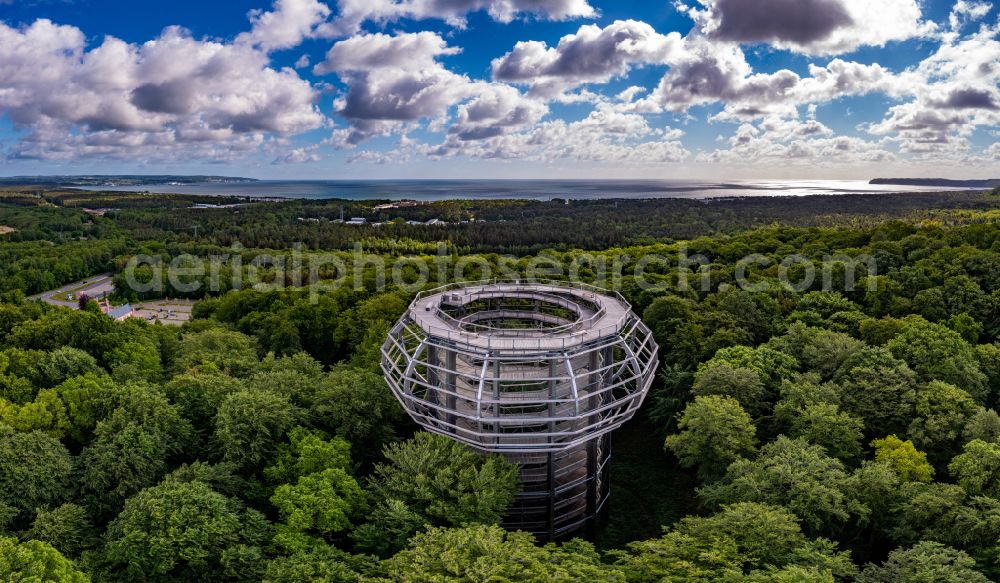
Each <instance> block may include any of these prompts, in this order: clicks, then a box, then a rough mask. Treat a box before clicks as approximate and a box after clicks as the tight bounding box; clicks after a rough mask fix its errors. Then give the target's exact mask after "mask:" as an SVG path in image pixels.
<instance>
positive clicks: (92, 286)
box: [28, 273, 115, 309]
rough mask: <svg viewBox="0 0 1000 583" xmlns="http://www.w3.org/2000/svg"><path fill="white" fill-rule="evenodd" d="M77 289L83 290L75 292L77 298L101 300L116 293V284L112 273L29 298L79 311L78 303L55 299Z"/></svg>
mask: <svg viewBox="0 0 1000 583" xmlns="http://www.w3.org/2000/svg"><path fill="white" fill-rule="evenodd" d="M83 286H86V287H83ZM77 288H81V289H79V290H77V291H76V292H74V294H76V297H79V294H86V295H88V296H90V297H92V298H99V297H101V296H104V295H106V294H109V293H111V292H112V291H114V289H115V284H114V282H113V281H112V279H111V274H110V273H103V274H101V275H97V276H94V277H89V278H87V279H84V280H82V281H77V282H73V283H69V284H66V285H64V286H62V287H61V288H59V289H54V290H51V291H47V292H45V293H41V294H37V295H33V296H29V297H28V299H29V300H37V301H42V302H45V303H46V304H52V305H53V306H65V307H67V308H73V309H77V307H78V304H77V302H76V301H72V302H67V301H64V300H57V299H55V297H54V296H55V295H56V294H60V293H63V292H67V291H70V290H76V289H77Z"/></svg>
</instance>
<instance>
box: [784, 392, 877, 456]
mask: <svg viewBox="0 0 1000 583" xmlns="http://www.w3.org/2000/svg"><path fill="white" fill-rule="evenodd" d="M863 430H864V425H863V424H862V422H861V421H860V420H858V419H855V418H854V417H851V416H850V415H848V414H847V413H844V412H843V411H841V410H840V408H839V407H837V406H836V405H832V404H830V403H817V404H815V405H809V406H807V407H805V408H804V409H801V410H800V411H799V412H798V415H796V416H794V417H792V419H791V421H790V423H789V435H790V436H791V437H796V438H801V439H804V440H806V441H808V442H809V443H814V444H816V445H821V446H823V448H824V449H826V451H827V453H829V454H830V455H832V456H833V457H835V458H840V459H842V460H850V459H854V458H856V457H857V456H859V455H860V454H861V440H862V438H863Z"/></svg>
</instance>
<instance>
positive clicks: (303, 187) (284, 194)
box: [90, 180, 961, 201]
mask: <svg viewBox="0 0 1000 583" xmlns="http://www.w3.org/2000/svg"><path fill="white" fill-rule="evenodd" d="M90 189H99V190H104V191H107V190H114V191H125V192H135V191H148V192H155V193H166V194H194V195H205V196H244V197H254V198H300V199H316V200H321V199H347V200H402V199H406V200H422V201H427V200H449V199H532V200H552V199H572V200H580V199H602V198H633V199H647V198H695V199H704V198H719V197H741V196H808V195H841V194H856V193H891V192H938V191H945V190H961V189H956V188H952V187H949V188H944V187H940V186H894V185H884V184H869V183H868V182H867V181H864V180H738V181H727V182H710V181H699V180H261V181H258V182H240V183H208V182H206V183H192V184H164V185H144V186H101V187H99V188H98V187H91V188H90Z"/></svg>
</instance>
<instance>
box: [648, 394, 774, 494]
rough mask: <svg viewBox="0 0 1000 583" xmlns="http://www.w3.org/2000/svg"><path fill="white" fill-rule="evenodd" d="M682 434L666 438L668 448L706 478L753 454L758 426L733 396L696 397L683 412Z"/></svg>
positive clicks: (679, 426)
mask: <svg viewBox="0 0 1000 583" xmlns="http://www.w3.org/2000/svg"><path fill="white" fill-rule="evenodd" d="M678 429H679V430H680V433H678V434H677V435H671V436H670V437H668V438H667V439H666V442H665V447H666V448H667V449H668V450H670V451H671V452H673V454H674V455H676V456H677V459H678V460H679V461H680V463H681V465H682V466H684V467H688V468H691V467H697V468H698V475H699V476H700V477H701V478H702V480H711V479H713V478H716V477H718V476H720V475H722V474H723V473H724V472H725V470H726V468H727V467H728V466H729V464H730V463H732V462H734V461H735V460H737V459H739V458H740V457H741V456H744V455H748V454H752V453H753V452H754V451H755V450H756V446H757V437H756V434H757V429H756V427H754V424H753V420H752V419H750V415H748V414H747V412H746V411H744V410H743V408H742V407H741V406H740V404H739V402H738V401H736V399H733V398H732V397H723V396H718V395H709V396H705V397H696V398H695V400H694V401H693V402H692V403H690V404H689V405H688V406H687V408H686V409H684V412H683V413H682V414H681V418H680V421H679V422H678Z"/></svg>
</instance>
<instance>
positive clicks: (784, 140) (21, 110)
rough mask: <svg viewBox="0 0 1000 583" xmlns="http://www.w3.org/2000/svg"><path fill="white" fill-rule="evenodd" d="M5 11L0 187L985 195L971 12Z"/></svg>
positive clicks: (50, 0)
mask: <svg viewBox="0 0 1000 583" xmlns="http://www.w3.org/2000/svg"><path fill="white" fill-rule="evenodd" d="M269 1H270V0H264V1H261V2H242V1H240V2H205V1H204V0H202V1H201V2H193V1H189V0H179V1H173V2H160V1H149V2H136V3H129V4H125V3H122V2H111V1H104V0H6V1H5V0H0V175H17V174H75V173H199V174H201V173H210V174H230V175H245V176H254V177H259V178H436V177H456V178H506V177H510V178H545V177H572V178H586V177H593V178H619V177H621V178H626V177H627V178H635V177H640V178H859V179H861V178H869V177H871V176H875V175H886V174H893V175H897V176H931V175H934V176H950V177H997V176H1000V147H998V145H997V135H998V129H1000V128H998V125H1000V124H998V122H1000V91H998V88H997V85H998V82H1000V41H998V39H997V36H998V30H1000V24H998V11H997V8H996V7H995V6H993V4H992V3H990V2H984V1H982V0H959V1H957V2H955V1H930V0H926V1H923V2H920V1H918V0H882V1H880V2H878V3H875V2H869V1H868V0H754V1H753V2H748V1H746V0H678V1H677V2H666V1H664V2H649V1H639V0H625V1H617V2H611V1H601V0H499V1H493V2H490V1H487V0H336V1H334V0H331V1H329V2H322V1H321V0H276V1H275V2H274V3H268V2H269Z"/></svg>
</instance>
